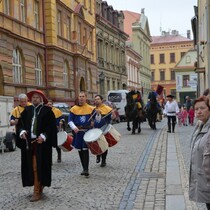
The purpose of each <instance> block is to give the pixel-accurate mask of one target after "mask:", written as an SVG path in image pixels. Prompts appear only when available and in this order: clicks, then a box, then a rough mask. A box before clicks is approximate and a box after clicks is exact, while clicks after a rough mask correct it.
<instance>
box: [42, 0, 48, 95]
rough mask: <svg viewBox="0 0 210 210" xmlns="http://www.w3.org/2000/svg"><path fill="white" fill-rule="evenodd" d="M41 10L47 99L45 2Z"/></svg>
mask: <svg viewBox="0 0 210 210" xmlns="http://www.w3.org/2000/svg"><path fill="white" fill-rule="evenodd" d="M42 10H43V33H44V36H43V42H44V62H45V63H44V66H45V87H46V95H47V97H49V92H48V89H49V87H48V65H47V43H46V25H45V24H46V17H45V15H46V12H45V1H42Z"/></svg>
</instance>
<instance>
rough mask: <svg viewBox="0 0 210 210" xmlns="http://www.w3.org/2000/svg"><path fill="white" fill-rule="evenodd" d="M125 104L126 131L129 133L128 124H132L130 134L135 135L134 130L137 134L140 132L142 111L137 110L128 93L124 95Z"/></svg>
mask: <svg viewBox="0 0 210 210" xmlns="http://www.w3.org/2000/svg"><path fill="white" fill-rule="evenodd" d="M126 99H127V104H126V106H125V115H126V119H127V130H128V131H130V130H131V127H130V122H132V134H135V131H136V129H138V133H140V132H141V122H142V118H141V114H142V110H139V109H138V105H137V103H136V102H135V101H134V100H133V97H132V95H131V94H130V93H127V94H126Z"/></svg>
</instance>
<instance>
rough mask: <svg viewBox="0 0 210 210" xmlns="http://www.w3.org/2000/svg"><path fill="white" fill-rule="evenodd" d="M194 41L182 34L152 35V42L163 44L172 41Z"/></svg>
mask: <svg viewBox="0 0 210 210" xmlns="http://www.w3.org/2000/svg"><path fill="white" fill-rule="evenodd" d="M189 41H192V40H191V39H188V38H186V37H183V36H181V35H163V36H152V43H151V44H162V43H172V42H189Z"/></svg>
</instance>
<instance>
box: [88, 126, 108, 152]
mask: <svg viewBox="0 0 210 210" xmlns="http://www.w3.org/2000/svg"><path fill="white" fill-rule="evenodd" d="M84 141H85V142H86V144H87V146H88V148H89V149H90V151H91V153H92V154H93V155H100V154H102V153H104V152H105V151H106V150H107V149H108V143H107V141H106V139H105V137H104V135H103V133H102V130H101V129H98V128H94V129H91V130H89V131H87V132H86V133H85V135H84Z"/></svg>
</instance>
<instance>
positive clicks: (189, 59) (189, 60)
mask: <svg viewBox="0 0 210 210" xmlns="http://www.w3.org/2000/svg"><path fill="white" fill-rule="evenodd" d="M190 62H191V58H190V56H189V55H188V56H187V57H186V63H190Z"/></svg>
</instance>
